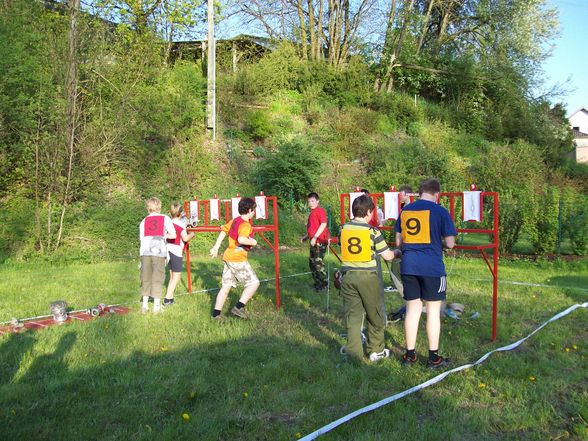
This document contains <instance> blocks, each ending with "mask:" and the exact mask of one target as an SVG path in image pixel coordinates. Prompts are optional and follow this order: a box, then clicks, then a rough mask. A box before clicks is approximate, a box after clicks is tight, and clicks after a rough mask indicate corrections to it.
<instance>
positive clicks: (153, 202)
mask: <svg viewBox="0 0 588 441" xmlns="http://www.w3.org/2000/svg"><path fill="white" fill-rule="evenodd" d="M145 206H146V207H147V211H148V212H149V213H159V212H160V211H161V201H160V200H159V199H158V198H149V199H147V201H145Z"/></svg>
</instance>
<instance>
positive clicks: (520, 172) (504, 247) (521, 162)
mask: <svg viewBox="0 0 588 441" xmlns="http://www.w3.org/2000/svg"><path fill="white" fill-rule="evenodd" d="M472 176H473V178H474V179H475V182H477V183H478V188H480V189H482V190H486V191H496V192H498V193H499V198H500V199H499V200H500V213H499V223H500V251H501V252H507V253H510V252H511V251H512V247H513V246H514V244H515V243H516V242H517V240H518V239H519V236H520V234H521V231H522V230H523V228H526V229H528V230H530V231H533V230H534V229H535V215H536V213H537V207H538V205H537V204H538V198H537V192H538V191H540V189H541V183H542V182H544V179H545V167H544V166H543V161H542V158H541V153H540V152H539V151H538V150H537V148H536V147H535V146H533V145H530V144H527V143H525V142H523V141H517V142H516V143H514V144H513V145H511V146H509V145H506V146H498V145H493V146H491V147H490V149H489V150H488V152H487V153H486V154H485V155H483V156H482V157H480V159H479V162H478V164H476V166H474V167H472Z"/></svg>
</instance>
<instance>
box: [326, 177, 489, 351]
mask: <svg viewBox="0 0 588 441" xmlns="http://www.w3.org/2000/svg"><path fill="white" fill-rule="evenodd" d="M473 188H474V187H473ZM415 196H418V195H416V194H412V195H411V201H412V200H413V199H414V198H415ZM370 197H371V198H372V199H373V201H374V204H376V206H378V205H379V204H380V203H383V200H384V194H383V193H373V194H372V193H370ZM445 197H446V198H449V213H450V215H451V217H452V219H453V221H454V223H455V199H456V198H459V200H461V202H462V207H463V192H443V193H440V194H439V199H440V200H441V198H445ZM481 198H482V202H484V199H485V198H492V216H493V219H492V229H485V228H457V232H458V234H460V233H468V234H491V235H492V242H491V243H488V244H483V245H456V246H455V249H458V250H477V251H480V253H481V254H482V257H483V258H484V261H485V262H486V264H487V265H488V269H489V270H490V273H491V274H492V341H495V340H496V332H497V318H498V207H499V204H498V193H496V192H493V191H483V192H482V193H481ZM339 199H340V210H341V213H340V215H341V218H340V219H341V225H343V224H344V223H345V222H346V221H347V219H348V217H347V214H348V213H349V203H348V202H347V204H346V201H349V193H344V194H341V195H339ZM379 206H381V205H379ZM482 211H483V204H482ZM380 230H383V231H393V230H394V226H393V225H384V226H382V227H380ZM391 244H395V242H391ZM487 250H492V264H490V260H489V258H488V255H487V254H486V251H487ZM331 251H333V254H335V256H336V257H337V258H338V259H339V260H341V259H340V258H339V256H338V255H337V253H336V251H335V250H333V248H331Z"/></svg>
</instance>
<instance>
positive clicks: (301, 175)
mask: <svg viewBox="0 0 588 441" xmlns="http://www.w3.org/2000/svg"><path fill="white" fill-rule="evenodd" d="M319 165H320V162H319V160H318V159H317V154H316V151H315V148H314V146H310V145H308V144H305V143H304V142H303V141H302V140H294V141H293V142H289V143H285V144H282V145H280V146H279V147H278V150H277V151H276V152H275V153H270V154H268V155H267V156H266V158H265V159H264V160H263V161H260V162H258V163H257V167H256V169H255V181H256V183H257V186H258V188H260V189H263V190H264V191H265V193H266V194H273V195H276V196H278V200H282V201H287V200H290V199H294V200H295V201H299V200H304V199H305V198H306V195H307V194H308V193H309V192H310V191H312V190H313V188H314V185H315V182H316V181H317V179H318V173H319Z"/></svg>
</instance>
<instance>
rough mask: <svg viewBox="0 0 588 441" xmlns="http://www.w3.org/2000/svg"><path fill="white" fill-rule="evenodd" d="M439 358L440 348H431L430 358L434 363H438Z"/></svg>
mask: <svg viewBox="0 0 588 441" xmlns="http://www.w3.org/2000/svg"><path fill="white" fill-rule="evenodd" d="M439 358H440V357H439V349H435V350H434V351H431V350H430V349H429V360H431V361H432V362H433V363H437V362H438V361H439Z"/></svg>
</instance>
